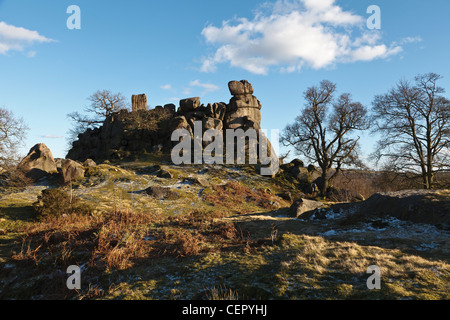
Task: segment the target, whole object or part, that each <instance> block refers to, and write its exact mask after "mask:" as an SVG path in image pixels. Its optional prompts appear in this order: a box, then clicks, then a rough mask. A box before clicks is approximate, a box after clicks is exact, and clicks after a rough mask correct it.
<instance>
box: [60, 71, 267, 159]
mask: <svg viewBox="0 0 450 320" xmlns="http://www.w3.org/2000/svg"><path fill="white" fill-rule="evenodd" d="M228 88H229V90H230V93H231V95H232V98H231V99H230V101H229V103H228V104H227V103H225V102H215V103H208V104H207V105H206V106H205V105H204V104H202V103H201V100H200V98H199V97H193V98H187V99H182V100H180V105H179V108H178V110H175V108H176V107H175V105H173V104H167V105H165V106H164V107H162V106H158V107H156V108H155V109H153V110H147V109H146V107H147V98H146V97H145V95H133V97H132V103H133V108H132V110H133V111H132V112H128V111H126V110H122V111H120V112H118V113H116V114H113V115H112V116H109V117H107V118H106V120H105V121H104V123H103V125H102V126H101V127H99V128H96V129H93V130H92V129H89V130H87V131H86V132H85V133H83V134H80V135H79V136H78V140H77V141H75V142H74V143H73V148H72V149H71V150H70V151H69V153H68V155H67V158H70V159H73V160H78V161H81V162H83V161H85V160H86V159H88V158H91V159H93V160H94V161H97V162H99V161H103V160H110V159H121V158H123V157H126V156H127V155H130V154H132V153H139V152H152V151H154V150H156V149H155V148H157V149H158V150H160V149H161V148H162V149H163V150H165V151H170V149H171V148H172V147H173V146H174V143H172V141H171V134H172V132H173V131H174V130H176V129H186V130H187V131H188V132H189V133H190V135H191V138H192V137H194V133H195V132H194V127H195V123H196V122H197V123H201V124H202V128H201V129H202V134H203V133H204V132H205V131H206V130H208V129H216V130H219V131H225V130H227V129H243V130H244V131H247V130H248V129H255V130H259V129H261V103H260V102H259V101H258V99H257V98H256V97H255V96H254V95H253V87H252V85H251V84H250V83H249V82H248V81H246V80H242V81H231V82H230V83H229V84H228ZM224 137H225V134H224ZM261 138H263V139H265V140H266V141H267V142H268V150H269V151H270V150H272V146H271V145H270V142H269V141H268V139H267V138H266V137H265V136H262V137H259V139H261ZM258 143H259V142H258ZM207 145H208V142H204V143H203V147H206V146H207Z"/></svg>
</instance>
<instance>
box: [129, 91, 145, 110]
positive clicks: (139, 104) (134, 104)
mask: <svg viewBox="0 0 450 320" xmlns="http://www.w3.org/2000/svg"><path fill="white" fill-rule="evenodd" d="M131 108H132V110H133V112H136V111H139V110H147V96H146V95H145V94H138V95H133V96H131Z"/></svg>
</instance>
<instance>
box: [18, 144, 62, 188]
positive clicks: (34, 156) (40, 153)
mask: <svg viewBox="0 0 450 320" xmlns="http://www.w3.org/2000/svg"><path fill="white" fill-rule="evenodd" d="M17 168H18V169H20V170H22V171H23V172H24V173H25V175H26V176H27V177H29V178H31V179H35V180H36V179H40V178H42V177H44V176H45V175H47V174H51V173H55V172H57V168H56V162H55V159H54V158H53V155H52V152H51V151H50V149H49V148H48V147H47V146H46V145H45V144H43V143H39V144H36V145H35V146H34V147H32V148H31V149H30V151H29V152H28V155H27V156H26V157H25V158H24V159H23V160H22V161H21V162H20V163H19V165H18V167H17Z"/></svg>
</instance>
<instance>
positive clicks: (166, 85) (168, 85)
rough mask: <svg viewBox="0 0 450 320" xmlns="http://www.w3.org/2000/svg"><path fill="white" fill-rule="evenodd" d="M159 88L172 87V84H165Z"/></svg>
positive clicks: (167, 88) (168, 88)
mask: <svg viewBox="0 0 450 320" xmlns="http://www.w3.org/2000/svg"><path fill="white" fill-rule="evenodd" d="M160 88H161V89H163V90H170V89H172V86H171V85H170V84H165V85H163V86H161V87H160Z"/></svg>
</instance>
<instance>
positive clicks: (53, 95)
mask: <svg viewBox="0 0 450 320" xmlns="http://www.w3.org/2000/svg"><path fill="white" fill-rule="evenodd" d="M70 5H77V6H79V7H80V9H81V30H69V29H68V28H67V25H66V21H67V19H68V18H69V16H70V14H68V13H67V12H66V11H67V8H68V7H69V6H70ZM370 5H377V6H378V7H379V8H380V10H381V29H380V30H370V29H368V28H367V25H366V20H367V19H368V18H369V17H370V14H368V13H367V8H368V7H369V6H370ZM449 13H450V1H448V0H431V1H423V0H396V1H389V0H370V1H366V0H349V1H343V0H335V1H334V0H314V1H312V0H290V1H287V0H278V1H276V0H274V1H256V0H246V1H236V0H229V1H211V0H209V1H207V0H195V1H175V0H168V1H144V0H133V1H118V0H89V1H88V0H71V1H65V0H40V1H32V0H26V1H25V0H0V106H2V107H6V108H8V109H10V110H12V111H13V112H14V114H15V115H16V116H19V117H23V118H24V120H25V122H26V123H27V124H28V126H29V127H30V131H29V133H28V136H27V140H26V145H25V146H24V147H23V153H24V154H26V153H27V151H28V150H29V148H31V147H32V146H33V145H34V144H36V143H39V142H43V143H45V144H47V145H48V146H49V147H50V149H51V150H52V152H53V154H54V156H55V157H65V155H66V151H67V142H66V135H67V131H68V129H69V128H70V126H71V123H70V121H69V120H68V119H67V117H66V115H67V114H68V113H70V112H73V111H82V110H83V108H84V107H85V106H86V105H87V100H86V99H87V97H89V96H90V95H91V94H92V93H93V92H95V91H96V90H99V89H109V90H111V91H113V92H121V93H122V94H123V95H125V96H126V97H129V98H130V100H131V95H132V94H140V93H145V94H147V98H148V101H149V105H150V106H151V107H154V106H156V105H163V104H166V103H178V100H179V99H182V98H187V97H194V96H200V97H201V98H202V102H203V103H205V104H207V103H209V102H220V101H224V102H228V101H229V99H230V98H231V96H230V94H229V91H228V87H227V84H228V82H229V81H230V80H242V79H246V80H248V81H250V82H251V83H252V84H253V87H254V90H255V96H256V97H257V98H258V99H259V100H260V101H261V103H262V106H263V108H262V119H263V120H262V121H263V122H262V127H263V128H265V129H268V130H271V129H279V130H282V129H283V128H284V127H285V126H286V125H287V124H288V123H290V122H292V121H293V119H294V118H295V117H296V116H297V115H298V114H299V113H300V110H301V108H302V106H303V99H302V95H303V92H304V91H305V90H306V89H307V88H308V87H310V86H312V85H316V84H318V83H319V82H320V81H321V80H324V79H328V80H330V81H333V82H335V83H336V84H337V88H338V91H339V93H343V92H350V93H351V94H352V95H353V98H354V99H355V100H358V101H360V102H362V103H363V104H364V105H366V106H367V107H368V108H370V104H371V101H372V100H373V97H374V95H376V94H381V93H384V92H386V91H387V90H388V89H389V88H391V87H392V86H393V85H394V84H395V83H396V82H398V80H400V79H413V77H414V76H415V75H417V74H420V73H426V72H436V73H438V74H440V75H442V76H443V77H444V79H443V80H441V82H440V85H441V86H443V87H444V88H446V89H447V91H449V90H450V62H449V53H450V19H448V16H449ZM375 138H376V136H375V137H374V136H371V135H370V134H367V133H366V134H363V135H362V140H361V142H362V149H363V152H364V153H365V154H368V153H369V152H370V151H372V148H373V146H374V143H375Z"/></svg>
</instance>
